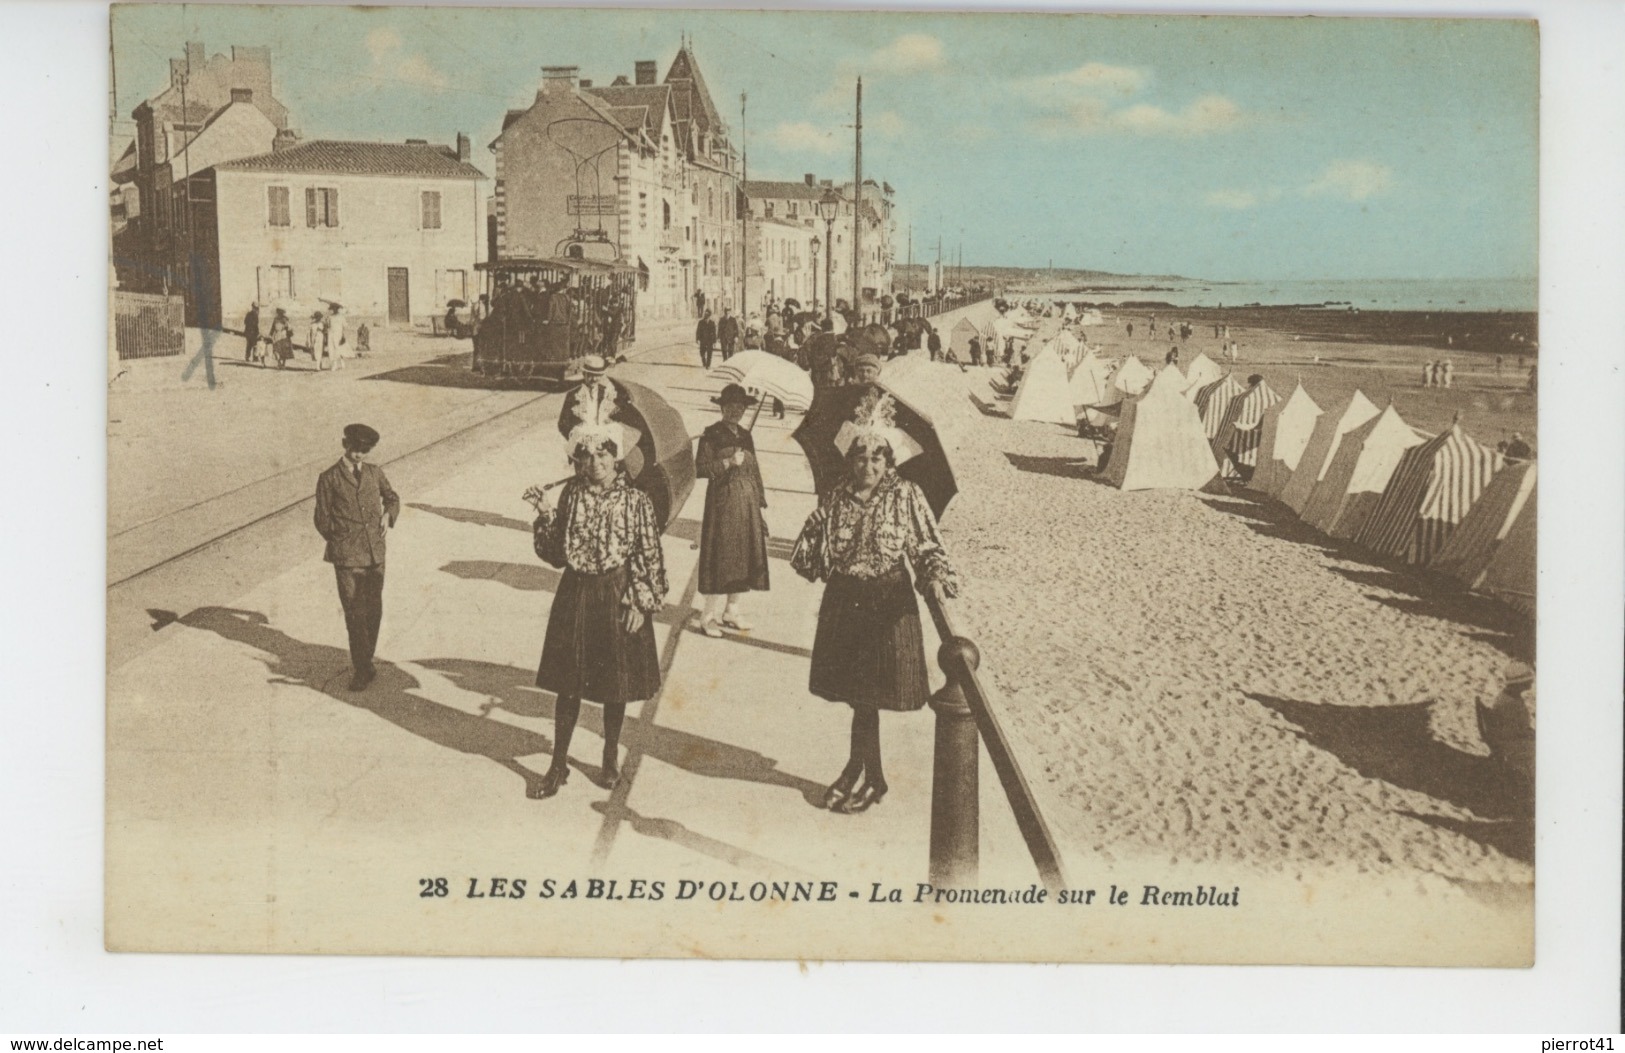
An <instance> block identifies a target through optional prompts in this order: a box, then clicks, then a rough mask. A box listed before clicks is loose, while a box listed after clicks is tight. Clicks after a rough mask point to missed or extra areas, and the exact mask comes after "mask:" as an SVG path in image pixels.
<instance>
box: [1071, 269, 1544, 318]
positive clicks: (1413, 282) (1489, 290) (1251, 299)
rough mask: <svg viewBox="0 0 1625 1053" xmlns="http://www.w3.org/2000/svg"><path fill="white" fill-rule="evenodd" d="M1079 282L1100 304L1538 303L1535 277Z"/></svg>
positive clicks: (1433, 306)
mask: <svg viewBox="0 0 1625 1053" xmlns="http://www.w3.org/2000/svg"><path fill="white" fill-rule="evenodd" d="M1077 285H1078V286H1081V287H1082V289H1083V290H1084V291H1082V292H1076V293H1068V294H1066V295H1071V296H1076V297H1078V298H1079V299H1084V300H1091V301H1095V302H1099V303H1125V302H1129V301H1152V302H1155V301H1160V302H1162V303H1167V304H1172V305H1173V306H1175V307H1246V306H1249V305H1262V306H1285V305H1308V306H1313V305H1317V304H1325V305H1329V306H1333V307H1357V308H1359V309H1360V310H1366V311H1512V312H1533V311H1536V310H1537V309H1538V307H1539V304H1538V300H1539V286H1538V283H1537V282H1536V280H1535V279H1533V278H1497V279H1475V280H1459V279H1433V278H1418V279H1387V280H1370V279H1365V280H1324V281H1310V280H1293V281H1273V282H1268V281H1266V282H1217V281H1203V280H1200V279H1191V278H1135V277H1128V276H1124V277H1122V278H1116V277H1113V278H1100V279H1094V280H1088V281H1080V282H1078V283H1077ZM1066 288H1068V289H1071V288H1074V286H1073V285H1071V284H1068V285H1067V286H1066Z"/></svg>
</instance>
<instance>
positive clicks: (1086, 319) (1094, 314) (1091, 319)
mask: <svg viewBox="0 0 1625 1053" xmlns="http://www.w3.org/2000/svg"><path fill="white" fill-rule="evenodd" d="M1078 324H1079V325H1105V324H1106V318H1105V316H1104V315H1102V314H1101V313H1100V312H1099V311H1097V310H1095V309H1094V308H1093V307H1090V308H1087V309H1085V310H1084V311H1083V312H1082V313H1081V314H1079V315H1078Z"/></svg>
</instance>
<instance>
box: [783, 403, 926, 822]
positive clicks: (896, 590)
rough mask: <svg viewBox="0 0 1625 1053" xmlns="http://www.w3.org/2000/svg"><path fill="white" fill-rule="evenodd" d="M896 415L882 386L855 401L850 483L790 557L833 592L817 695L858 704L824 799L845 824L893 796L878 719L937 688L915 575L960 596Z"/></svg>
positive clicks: (820, 645)
mask: <svg viewBox="0 0 1625 1053" xmlns="http://www.w3.org/2000/svg"><path fill="white" fill-rule="evenodd" d="M894 409H895V408H894V404H893V400H892V396H891V395H890V394H889V393H887V392H885V391H884V390H882V389H880V388H872V389H871V390H870V392H869V393H868V394H867V395H865V396H864V398H863V399H862V400H861V401H860V402H859V403H858V404H857V407H856V412H855V413H854V415H853V419H852V420H850V421H848V422H847V423H846V424H844V425H843V426H842V428H841V431H840V434H839V436H838V437H837V439H836V444H837V445H838V446H839V447H841V449H842V453H843V456H844V457H845V462H846V471H847V477H846V479H845V481H843V482H842V483H840V484H839V485H837V486H835V487H833V488H832V489H830V490H828V491H827V492H825V493H824V494H823V495H822V496H821V497H820V498H819V502H818V508H817V509H816V510H815V511H814V512H813V514H812V515H811V516H809V517H808V518H807V523H806V525H805V526H804V527H802V529H801V536H800V537H799V538H798V539H797V540H796V547H795V551H794V553H793V554H792V555H791V557H790V566H791V567H792V568H794V570H795V571H796V573H798V574H800V575H801V576H802V577H804V578H806V579H808V580H809V581H818V580H823V581H826V582H827V583H828V584H827V585H826V587H825V589H824V598H823V602H822V604H821V605H820V607H819V610H818V629H817V631H816V633H815V635H814V637H813V648H812V671H811V674H810V676H809V680H808V689H809V690H810V691H811V692H812V693H813V694H814V695H817V696H818V697H819V698H824V699H828V700H830V701H832V702H845V703H847V704H848V705H850V706H851V707H852V738H851V749H850V753H849V755H848V759H847V762H846V767H845V768H844V769H842V771H841V774H840V777H839V778H837V779H836V780H835V782H834V783H832V784H831V785H830V786H829V788H828V789H827V790H826V791H825V793H824V806H825V807H826V808H829V809H830V810H831V811H835V812H841V813H843V814H848V815H851V814H855V813H857V812H862V811H865V810H867V809H868V808H870V807H872V806H873V805H876V804H879V803H880V801H881V800H882V799H883V798H884V797H885V796H886V790H887V786H886V777H885V773H884V771H883V769H882V766H881V759H880V711H881V710H882V709H885V710H891V711H896V712H910V711H913V710H917V709H920V708H922V707H923V706H924V705H925V703H926V701H927V696H928V694H929V691H930V688H929V683H928V679H927V673H926V665H925V642H924V638H923V636H922V634H921V631H920V619H919V607H918V605H917V604H916V602H915V599H914V594H913V592H912V591H911V590H910V581H909V569H910V568H911V567H912V569H913V572H914V586H915V587H917V588H918V589H919V590H920V591H921V592H922V593H935V594H936V596H937V598H938V599H939V601H940V599H941V598H943V597H951V596H954V595H956V594H957V593H958V585H957V582H956V580H955V576H954V571H953V567H952V566H951V565H950V564H949V562H948V554H947V552H946V551H945V550H944V548H943V544H942V538H941V535H940V534H939V533H938V532H937V521H936V517H935V516H934V515H933V514H932V512H931V506H930V504H929V503H928V502H927V500H926V497H925V494H924V492H923V491H922V490H921V489H920V487H919V486H918V485H916V484H915V483H913V482H910V481H908V480H906V479H903V478H901V477H900V476H899V475H898V474H897V465H898V464H900V463H902V462H903V461H906V460H908V459H909V458H910V457H913V456H915V455H916V454H918V453H920V452H922V451H921V447H920V446H919V445H918V444H917V443H916V442H914V440H913V439H911V438H910V437H909V436H908V435H907V434H906V433H904V432H903V431H902V430H901V429H899V428H898V427H896V424H895V418H894ZM860 777H861V778H862V779H863V783H862V785H859V784H858V780H859V778H860Z"/></svg>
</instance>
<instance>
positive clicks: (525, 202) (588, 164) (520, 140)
mask: <svg viewBox="0 0 1625 1053" xmlns="http://www.w3.org/2000/svg"><path fill="white" fill-rule="evenodd" d="M578 74H579V69H578V68H577V67H575V66H544V67H543V68H542V79H541V85H540V87H539V89H538V90H537V92H536V96H535V99H534V101H533V102H532V104H531V105H530V106H529V107H526V108H525V109H516V110H509V111H508V113H507V114H506V116H505V118H504V120H503V126H502V131H501V133H500V134H499V135H498V136H497V138H496V139H495V140H494V141H493V142H492V143H491V144H490V146H491V151H492V152H493V154H495V156H496V194H495V197H494V203H495V215H494V221H493V224H492V225H493V228H494V238H493V241H494V244H493V246H492V249H493V254H494V255H495V256H496V257H497V258H499V259H527V258H548V257H553V256H561V255H566V254H579V255H582V256H585V257H587V258H606V259H618V260H621V261H623V262H625V263H627V264H629V265H632V266H635V267H637V268H638V269H639V271H640V273H641V275H642V290H641V292H640V294H639V296H638V314H639V316H640V317H643V318H672V317H678V316H682V315H687V314H691V313H693V312H694V311H695V309H696V306H697V305H698V304H699V303H700V302H701V300H702V298H703V302H705V303H709V304H713V305H716V304H722V303H732V302H733V301H734V300H735V299H736V298H737V297H738V295H739V288H738V285H739V281H740V278H741V268H739V267H738V266H737V261H738V260H739V258H740V255H741V253H740V231H739V223H738V218H739V217H738V213H737V210H736V209H737V197H738V184H739V180H738V171H739V157H738V155H737V154H736V152H735V151H734V148H733V145H732V143H731V142H730V141H729V139H728V128H727V125H726V123H725V122H724V121H723V120H722V118H721V116H720V114H719V113H718V111H717V108H716V105H715V103H714V102H713V101H712V99H711V96H710V92H709V90H708V89H707V88H706V85H705V80H704V78H703V77H702V76H701V75H700V70H699V64H698V62H697V61H696V59H695V58H694V54H693V50H692V48H691V47H690V45H689V44H688V43H686V42H685V43H684V44H683V45H682V46H681V47H679V49H678V52H677V57H676V58H675V59H674V60H673V62H672V65H671V67H670V69H669V70H668V71H667V74H666V79H665V80H664V81H660V80H659V79H658V67H657V65H656V63H654V62H653V61H648V60H643V61H639V62H637V63H635V64H634V68H633V75H632V76H631V77H630V78H628V77H626V76H618V77H616V78H615V79H614V80H613V81H612V82H611V83H609V84H606V85H595V84H594V83H593V82H592V81H591V80H587V79H583V78H581V77H580V76H579V75H578Z"/></svg>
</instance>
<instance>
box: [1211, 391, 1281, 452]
mask: <svg viewBox="0 0 1625 1053" xmlns="http://www.w3.org/2000/svg"><path fill="white" fill-rule="evenodd" d="M1280 401H1281V396H1279V395H1277V394H1276V393H1275V389H1274V388H1272V387H1270V386H1269V384H1268V383H1266V382H1265V381H1263V380H1260V381H1259V382H1258V383H1257V384H1255V385H1253V386H1252V387H1250V388H1248V389H1247V391H1246V392H1245V393H1244V394H1243V395H1242V396H1241V397H1240V398H1238V399H1235V400H1233V401H1232V402H1231V403H1230V412H1228V413H1226V414H1225V417H1224V424H1223V425H1221V426H1220V427H1219V434H1218V436H1217V437H1216V438H1215V439H1214V440H1213V446H1214V453H1215V454H1216V455H1219V456H1221V457H1222V456H1223V455H1224V454H1229V455H1230V460H1231V461H1232V462H1234V463H1235V464H1238V465H1245V466H1246V467H1248V468H1257V467H1258V443H1259V439H1261V438H1262V437H1263V429H1262V428H1261V427H1260V425H1261V424H1262V423H1263V421H1264V411H1265V410H1267V409H1269V408H1270V407H1271V406H1273V405H1275V404H1276V403H1277V402H1280Z"/></svg>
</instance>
